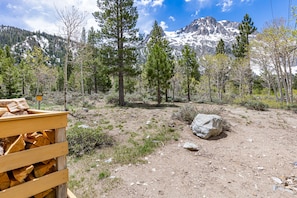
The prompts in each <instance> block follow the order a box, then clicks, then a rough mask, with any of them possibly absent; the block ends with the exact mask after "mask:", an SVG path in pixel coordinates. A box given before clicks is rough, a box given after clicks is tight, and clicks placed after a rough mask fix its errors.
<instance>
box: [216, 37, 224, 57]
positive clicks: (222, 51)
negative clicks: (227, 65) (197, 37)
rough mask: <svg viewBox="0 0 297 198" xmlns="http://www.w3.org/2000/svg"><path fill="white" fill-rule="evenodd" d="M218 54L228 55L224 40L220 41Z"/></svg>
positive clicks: (217, 49) (217, 48)
mask: <svg viewBox="0 0 297 198" xmlns="http://www.w3.org/2000/svg"><path fill="white" fill-rule="evenodd" d="M216 54H226V50H225V42H224V41H223V39H220V41H219V42H218V44H217V47H216Z"/></svg>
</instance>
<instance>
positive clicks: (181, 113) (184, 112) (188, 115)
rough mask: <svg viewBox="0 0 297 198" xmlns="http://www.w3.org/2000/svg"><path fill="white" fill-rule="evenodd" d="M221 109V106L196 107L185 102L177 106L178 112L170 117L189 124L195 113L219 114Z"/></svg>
mask: <svg viewBox="0 0 297 198" xmlns="http://www.w3.org/2000/svg"><path fill="white" fill-rule="evenodd" d="M222 111H223V109H222V108H221V107H216V106H211V105H205V106H203V107H199V108H198V107H196V106H195V105H194V104H186V105H184V106H182V107H180V108H179V110H178V112H176V113H174V114H173V115H172V118H174V119H178V120H180V121H184V122H187V123H188V124H191V123H192V121H193V120H194V118H195V117H196V115H197V114H216V115H220V114H221V112H222Z"/></svg>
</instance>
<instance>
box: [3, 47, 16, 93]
mask: <svg viewBox="0 0 297 198" xmlns="http://www.w3.org/2000/svg"><path fill="white" fill-rule="evenodd" d="M14 61H15V60H14V58H13V57H12V55H11V54H10V48H9V47H8V46H6V47H5V49H4V50H3V51H2V50H0V69H1V70H0V74H1V79H2V83H3V84H2V85H1V87H0V89H1V94H0V97H4V98H15V97H19V96H20V94H21V93H20V86H19V85H20V81H19V72H18V70H17V67H16V65H15V64H14Z"/></svg>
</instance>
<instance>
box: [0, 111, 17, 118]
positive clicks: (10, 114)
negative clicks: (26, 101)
mask: <svg viewBox="0 0 297 198" xmlns="http://www.w3.org/2000/svg"><path fill="white" fill-rule="evenodd" d="M13 116H15V115H14V114H13V113H10V112H5V113H4V114H2V116H1V118H6V117H13Z"/></svg>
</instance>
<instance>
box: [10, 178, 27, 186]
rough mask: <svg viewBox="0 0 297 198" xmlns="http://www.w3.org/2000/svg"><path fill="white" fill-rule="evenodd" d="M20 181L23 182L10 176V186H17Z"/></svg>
mask: <svg viewBox="0 0 297 198" xmlns="http://www.w3.org/2000/svg"><path fill="white" fill-rule="evenodd" d="M21 183H24V182H19V181H18V180H16V179H15V178H10V187H13V186H17V185H19V184H21Z"/></svg>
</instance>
